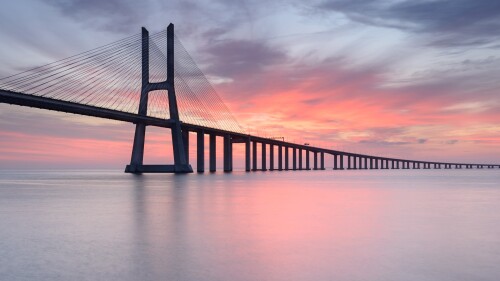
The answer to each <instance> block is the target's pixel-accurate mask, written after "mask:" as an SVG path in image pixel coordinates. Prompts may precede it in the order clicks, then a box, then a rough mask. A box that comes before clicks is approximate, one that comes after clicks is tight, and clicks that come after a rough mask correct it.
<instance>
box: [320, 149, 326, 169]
mask: <svg viewBox="0 0 500 281" xmlns="http://www.w3.org/2000/svg"><path fill="white" fill-rule="evenodd" d="M320 169H321V170H324V169H325V153H324V152H321V168H320Z"/></svg>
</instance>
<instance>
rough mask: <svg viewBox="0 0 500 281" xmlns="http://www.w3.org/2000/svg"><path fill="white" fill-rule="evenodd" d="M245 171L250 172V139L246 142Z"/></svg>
mask: <svg viewBox="0 0 500 281" xmlns="http://www.w3.org/2000/svg"><path fill="white" fill-rule="evenodd" d="M245 171H246V172H250V138H248V139H247V140H246V141H245Z"/></svg>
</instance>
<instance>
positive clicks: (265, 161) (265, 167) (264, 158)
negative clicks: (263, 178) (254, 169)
mask: <svg viewBox="0 0 500 281" xmlns="http://www.w3.org/2000/svg"><path fill="white" fill-rule="evenodd" d="M266 154H267V152H266V143H265V142H262V171H267V159H266Z"/></svg>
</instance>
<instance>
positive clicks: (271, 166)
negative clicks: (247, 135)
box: [269, 143, 274, 171]
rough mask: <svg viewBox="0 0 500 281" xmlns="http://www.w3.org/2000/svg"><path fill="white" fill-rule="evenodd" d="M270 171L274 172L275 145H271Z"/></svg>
mask: <svg viewBox="0 0 500 281" xmlns="http://www.w3.org/2000/svg"><path fill="white" fill-rule="evenodd" d="M269 170H270V171H274V144H272V143H271V144H269Z"/></svg>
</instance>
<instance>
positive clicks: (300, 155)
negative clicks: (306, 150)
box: [299, 148, 302, 170]
mask: <svg viewBox="0 0 500 281" xmlns="http://www.w3.org/2000/svg"><path fill="white" fill-rule="evenodd" d="M299 170H302V149H301V148H299Z"/></svg>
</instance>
